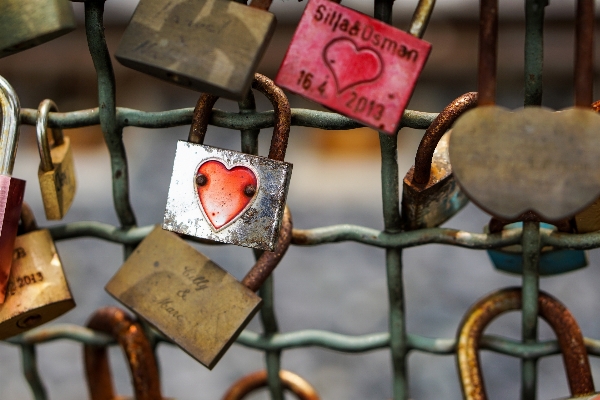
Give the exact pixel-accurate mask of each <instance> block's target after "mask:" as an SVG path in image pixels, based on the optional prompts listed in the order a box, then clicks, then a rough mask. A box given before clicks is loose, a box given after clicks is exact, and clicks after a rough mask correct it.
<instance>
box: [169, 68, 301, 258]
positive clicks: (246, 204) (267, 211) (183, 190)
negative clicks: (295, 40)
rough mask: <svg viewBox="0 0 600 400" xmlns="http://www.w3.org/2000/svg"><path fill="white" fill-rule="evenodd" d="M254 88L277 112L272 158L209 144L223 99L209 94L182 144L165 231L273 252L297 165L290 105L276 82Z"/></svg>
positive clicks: (257, 82) (257, 81) (261, 81)
mask: <svg viewBox="0 0 600 400" xmlns="http://www.w3.org/2000/svg"><path fill="white" fill-rule="evenodd" d="M252 88H254V89H256V90H258V91H260V92H262V93H264V94H265V95H266V96H267V98H268V99H269V100H270V101H271V103H272V104H273V107H274V109H275V128H274V133H273V139H272V140H271V148H270V150H269V158H266V157H259V156H253V155H249V154H245V153H240V152H237V151H232V150H226V149H220V148H216V147H210V146H205V145H203V144H202V143H203V142H204V136H205V135H206V130H207V127H208V119H209V116H210V113H211V110H212V107H213V105H214V104H215V102H216V101H217V99H218V97H216V96H213V95H209V94H203V95H202V96H201V97H200V99H199V100H198V103H197V104H196V109H195V110H194V117H193V121H192V126H191V129H190V135H189V138H188V141H183V140H181V141H179V142H178V143H177V153H176V155H175V162H174V165H173V175H172V177H171V185H170V187H169V196H168V200H167V207H166V210H165V219H164V222H163V228H164V229H167V230H170V231H173V232H178V233H183V234H186V235H191V236H196V237H199V238H204V239H210V240H215V241H217V242H223V243H231V244H236V245H239V246H245V247H251V248H255V249H261V250H273V249H274V247H275V243H276V241H277V236H278V233H279V226H280V223H281V219H282V216H283V210H284V207H285V200H286V197H287V192H288V187H289V183H290V177H291V174H292V164H290V163H287V162H284V161H283V159H284V156H285V151H286V148H287V142H288V136H289V132H290V124H291V111H290V105H289V102H288V100H287V98H286V97H285V95H284V94H283V91H282V90H281V89H279V88H278V87H277V86H275V84H274V83H273V81H271V80H270V79H269V78H267V77H265V76H263V75H260V74H256V75H255V77H254V82H253V83H252Z"/></svg>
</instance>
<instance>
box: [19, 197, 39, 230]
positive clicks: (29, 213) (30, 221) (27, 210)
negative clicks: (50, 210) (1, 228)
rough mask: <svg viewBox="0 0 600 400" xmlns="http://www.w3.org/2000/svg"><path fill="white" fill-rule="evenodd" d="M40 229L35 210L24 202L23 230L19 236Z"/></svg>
mask: <svg viewBox="0 0 600 400" xmlns="http://www.w3.org/2000/svg"><path fill="white" fill-rule="evenodd" d="M38 229H39V228H38V224H37V221H36V220H35V215H34V214H33V210H32V209H31V207H30V206H29V204H27V203H26V202H23V204H22V205H21V229H20V230H19V234H22V233H29V232H33V231H37V230H38Z"/></svg>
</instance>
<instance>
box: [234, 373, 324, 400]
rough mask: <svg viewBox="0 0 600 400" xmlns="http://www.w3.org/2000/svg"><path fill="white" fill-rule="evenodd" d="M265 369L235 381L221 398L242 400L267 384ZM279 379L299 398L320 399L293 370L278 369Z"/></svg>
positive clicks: (308, 384)
mask: <svg viewBox="0 0 600 400" xmlns="http://www.w3.org/2000/svg"><path fill="white" fill-rule="evenodd" d="M267 378H268V377H267V371H266V370H262V371H257V372H253V373H251V374H248V375H246V376H244V377H242V378H241V379H239V380H238V381H236V382H235V383H234V384H233V385H231V387H230V388H229V390H227V393H225V395H224V396H223V399H222V400H242V399H244V398H245V397H246V396H247V395H249V394H250V393H252V392H254V391H255V390H257V389H260V388H263V387H265V386H267V385H268V381H267ZM279 379H281V384H282V386H283V387H284V388H285V389H287V390H289V391H290V392H292V393H293V394H294V395H295V396H296V397H297V398H298V399H299V400H320V398H321V397H319V394H318V393H317V391H316V390H315V388H313V387H312V386H311V384H310V383H308V382H307V381H306V380H305V379H304V378H302V377H301V376H299V375H296V374H294V373H293V372H290V371H286V370H280V371H279Z"/></svg>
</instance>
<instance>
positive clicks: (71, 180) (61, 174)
mask: <svg viewBox="0 0 600 400" xmlns="http://www.w3.org/2000/svg"><path fill="white" fill-rule="evenodd" d="M50 111H55V112H58V107H57V106H56V104H55V103H54V102H53V101H52V100H50V99H46V100H43V101H42V102H41V103H40V105H39V107H38V116H37V122H36V131H37V142H38V150H39V152H40V167H39V169H38V179H39V181H40V190H41V192H42V201H43V203H44V211H45V213H46V218H47V219H49V220H56V219H62V218H63V217H64V215H65V214H66V213H67V211H68V210H69V208H70V207H71V204H72V203H73V198H74V197H75V190H76V187H77V183H76V181H75V165H74V163H73V152H72V151H71V141H70V139H69V138H68V137H65V136H64V134H63V131H62V129H60V128H54V129H52V138H53V143H52V145H50V143H49V140H48V113H49V112H50Z"/></svg>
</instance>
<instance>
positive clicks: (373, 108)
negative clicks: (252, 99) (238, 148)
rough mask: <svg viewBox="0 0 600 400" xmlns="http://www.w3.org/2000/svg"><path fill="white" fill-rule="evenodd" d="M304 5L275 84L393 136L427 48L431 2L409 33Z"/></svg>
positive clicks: (318, 2) (313, 0)
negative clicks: (424, 35) (426, 32)
mask: <svg viewBox="0 0 600 400" xmlns="http://www.w3.org/2000/svg"><path fill="white" fill-rule="evenodd" d="M337 3H339V1H337V2H336V1H332V0H310V1H309V2H308V5H307V6H306V9H305V10H304V13H303V14H302V18H301V19H300V23H299V25H298V28H297V29H296V33H295V34H294V37H293V39H292V42H291V44H290V47H289V48H288V51H287V53H286V55H285V58H284V59H283V63H282V64H281V67H280V68H279V72H278V73H277V77H276V78H275V83H276V84H277V85H279V86H281V87H283V88H285V89H287V90H289V91H291V92H293V93H296V94H299V95H301V96H303V97H305V98H307V99H309V100H313V101H316V102H317V103H320V104H322V105H324V106H325V107H327V108H330V109H332V110H334V111H337V112H339V113H341V114H343V115H346V116H347V117H349V118H352V119H354V120H356V121H359V122H361V123H363V124H365V125H368V126H370V127H372V128H374V129H377V130H379V131H382V132H385V133H387V134H390V135H392V134H395V133H396V132H397V131H398V129H399V125H400V119H401V118H402V114H403V112H404V110H405V108H406V105H407V104H408V101H409V100H410V97H411V95H412V92H413V89H414V87H415V84H416V82H417V78H418V77H419V75H420V73H421V70H422V69H423V67H424V65H425V62H426V61H427V58H428V57H429V52H430V50H431V45H430V44H429V43H427V42H425V41H423V40H421V39H419V37H421V36H422V34H423V32H424V30H425V27H426V26H427V22H428V20H429V16H430V15H431V12H432V11H433V4H434V2H433V1H428V2H421V4H420V5H419V8H418V9H417V11H416V12H415V15H414V16H413V22H412V23H411V29H410V31H409V32H410V33H406V32H404V31H401V30H399V29H396V28H394V27H393V26H391V25H388V24H385V23H383V22H381V21H378V20H376V19H373V18H371V17H369V16H367V15H365V14H362V13H360V12H358V11H354V10H352V9H349V8H346V7H343V6H341V5H339V4H337Z"/></svg>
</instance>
